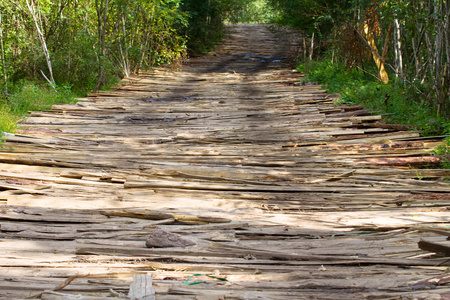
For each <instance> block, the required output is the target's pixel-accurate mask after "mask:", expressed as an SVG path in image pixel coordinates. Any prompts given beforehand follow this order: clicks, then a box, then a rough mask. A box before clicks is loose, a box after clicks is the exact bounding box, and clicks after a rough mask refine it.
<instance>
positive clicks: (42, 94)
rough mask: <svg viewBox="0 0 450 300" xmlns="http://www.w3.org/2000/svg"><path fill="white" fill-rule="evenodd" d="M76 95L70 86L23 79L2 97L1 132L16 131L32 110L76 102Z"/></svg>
mask: <svg viewBox="0 0 450 300" xmlns="http://www.w3.org/2000/svg"><path fill="white" fill-rule="evenodd" d="M74 102H76V100H75V95H74V94H73V93H72V92H71V90H70V88H69V87H64V86H62V87H57V88H56V90H55V89H53V88H51V87H49V86H47V85H38V84H36V83H33V82H28V81H23V82H21V83H20V84H17V85H15V86H14V87H12V88H11V93H10V94H9V95H8V96H6V95H3V97H1V98H0V131H1V132H0V133H2V134H3V133H14V132H15V131H16V130H17V126H18V122H19V121H20V120H22V119H24V118H26V116H27V115H28V113H29V112H30V111H43V110H49V109H51V108H52V105H53V104H62V103H74Z"/></svg>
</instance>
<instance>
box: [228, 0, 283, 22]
mask: <svg viewBox="0 0 450 300" xmlns="http://www.w3.org/2000/svg"><path fill="white" fill-rule="evenodd" d="M275 16H276V12H275V10H274V9H273V8H272V6H271V5H269V0H241V1H240V2H239V3H237V5H236V7H235V8H234V10H233V13H232V14H231V15H230V16H229V17H228V21H229V22H231V23H270V22H271V21H273V20H274V19H275Z"/></svg>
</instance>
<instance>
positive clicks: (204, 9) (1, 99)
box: [0, 0, 261, 135]
mask: <svg viewBox="0 0 450 300" xmlns="http://www.w3.org/2000/svg"><path fill="white" fill-rule="evenodd" d="M258 1H260V0H258ZM258 1H257V2H258ZM252 2H253V1H251V0H208V1H204V0H183V1H181V0H150V1H148V0H130V1H124V0H56V1H44V0H14V1H1V2H0V131H2V132H14V131H15V129H16V127H17V121H18V120H20V119H21V118H23V117H25V116H26V114H27V112H28V111H29V110H45V109H50V108H51V105H52V104H54V103H67V102H73V101H75V100H74V99H75V98H76V97H80V96H85V95H86V94H87V93H89V92H92V91H98V90H104V89H108V88H110V87H112V86H115V85H116V84H117V83H118V82H119V80H120V79H121V78H123V77H126V76H129V75H131V74H137V73H139V71H140V70H147V69H151V68H153V67H154V66H158V65H162V64H172V65H173V66H174V67H175V68H176V67H177V65H179V63H180V62H181V61H182V60H183V59H185V58H186V57H187V54H188V53H189V54H191V55H195V54H199V53H203V52H207V51H210V50H211V49H213V47H214V45H215V44H216V43H217V42H218V41H220V40H221V39H222V38H223V37H224V35H225V26H224V22H225V21H226V20H228V19H230V16H233V15H234V14H233V12H236V11H240V10H243V9H244V7H245V8H248V7H250V6H249V5H250V3H252ZM259 7H260V8H259V9H260V10H261V5H260V6H259ZM252 13H255V12H252ZM249 14H250V12H248V13H247V18H248V15H249ZM0 135H1V134H0Z"/></svg>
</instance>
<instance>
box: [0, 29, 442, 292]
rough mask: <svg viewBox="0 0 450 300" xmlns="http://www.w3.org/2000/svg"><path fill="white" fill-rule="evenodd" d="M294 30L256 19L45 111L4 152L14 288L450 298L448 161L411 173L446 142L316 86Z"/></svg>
mask: <svg viewBox="0 0 450 300" xmlns="http://www.w3.org/2000/svg"><path fill="white" fill-rule="evenodd" d="M277 37H278V38H277ZM289 39H290V37H289V33H284V32H281V31H278V32H277V33H276V34H273V33H271V31H270V30H268V28H267V27H266V26H262V25H241V26H238V27H235V28H234V29H233V30H232V35H231V39H229V40H228V41H227V42H226V43H224V44H223V45H222V46H221V47H220V48H219V49H218V50H217V51H216V52H215V53H210V54H208V55H207V56H205V57H199V58H193V59H191V60H190V61H189V62H188V63H187V64H186V66H184V68H183V71H176V72H173V71H170V70H167V69H158V70H155V71H154V72H151V73H144V74H141V75H140V76H139V77H133V78H130V79H127V80H125V81H124V84H123V86H121V87H120V88H118V89H117V90H115V91H111V92H101V93H97V94H92V95H90V97H89V98H86V99H81V100H80V102H79V103H78V104H76V105H60V106H55V107H54V109H53V110H52V111H49V112H40V113H33V114H32V116H31V117H30V118H29V119H28V120H27V123H25V124H24V127H23V134H22V135H16V136H10V137H8V141H7V142H6V143H4V144H3V146H2V148H1V152H0V169H1V171H0V201H1V202H2V204H3V206H1V207H0V209H1V214H0V249H1V250H0V298H1V299H20V298H26V297H30V296H36V297H38V298H39V297H40V298H42V299H110V298H118V299H120V298H124V297H125V296H126V295H128V291H129V289H130V284H131V282H132V280H133V278H132V275H133V274H136V273H147V272H149V273H150V274H151V276H152V278H153V287H154V288H155V290H156V296H157V298H156V299H362V298H370V299H400V298H401V299H429V297H432V296H434V297H436V298H433V299H444V297H449V293H450V289H449V287H448V283H449V282H450V276H449V275H448V273H447V272H448V266H449V265H450V262H449V259H448V255H449V242H448V241H446V238H447V237H448V236H449V235H450V233H449V230H448V222H449V212H448V207H449V205H450V186H449V184H448V182H446V181H445V180H444V179H445V178H448V176H449V172H448V171H446V170H439V169H421V170H415V169H412V168H410V166H417V165H424V164H434V163H436V158H434V157H430V156H427V155H426V154H427V152H428V151H429V150H430V149H431V148H432V147H434V146H436V145H438V144H439V143H440V142H441V141H440V140H439V139H438V138H437V139H432V138H429V139H423V138H420V137H419V136H418V134H417V133H414V132H406V131H396V130H392V129H388V128H386V126H384V125H383V124H381V123H380V119H381V117H380V116H376V115H372V114H371V113H370V112H368V111H366V110H364V109H363V108H362V107H359V106H347V107H335V106H334V105H333V95H327V94H326V93H325V91H324V90H323V89H321V88H320V87H319V86H317V85H300V84H299V79H300V78H301V77H302V74H300V73H297V72H295V71H293V70H292V69H291V68H290V66H289V59H288V56H289V54H291V53H295V52H296V51H297V50H296V49H297V48H296V47H295V45H289V44H288V43H287V42H286V41H288V40H289ZM420 239H423V240H424V241H425V242H423V241H422V242H421V244H420V246H421V248H423V249H425V250H422V249H420V248H419V245H418V242H419V241H420ZM146 242H147V245H148V246H149V247H146ZM155 246H159V247H155ZM426 250H430V252H429V251H426ZM433 252H439V253H440V254H434V253H433ZM194 274H208V275H210V276H212V277H205V276H203V277H200V276H194V277H190V276H192V275H194ZM217 278H225V279H227V280H228V281H223V280H219V279H217ZM186 280H188V282H186ZM200 280H202V281H205V282H204V283H199V284H195V285H188V284H189V283H194V282H198V281H200ZM135 281H136V279H135ZM52 290H53V291H52ZM77 294H82V295H84V296H85V297H81V296H75V295H77ZM439 295H442V298H438V297H439ZM402 297H404V298H402ZM414 297H415V298H414ZM421 297H422V298H421ZM427 297H428V298H427Z"/></svg>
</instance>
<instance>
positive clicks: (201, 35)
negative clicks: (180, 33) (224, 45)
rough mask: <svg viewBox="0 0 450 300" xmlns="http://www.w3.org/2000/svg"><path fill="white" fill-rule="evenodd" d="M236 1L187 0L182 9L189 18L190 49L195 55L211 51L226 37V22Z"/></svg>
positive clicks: (187, 33)
mask: <svg viewBox="0 0 450 300" xmlns="http://www.w3.org/2000/svg"><path fill="white" fill-rule="evenodd" d="M233 1H234V0H207V1H205V0H185V1H184V2H183V4H182V9H183V11H185V12H186V13H187V14H188V16H189V18H188V20H189V21H188V22H189V25H188V27H187V29H186V32H185V34H186V36H188V43H187V46H188V49H189V51H190V52H191V53H193V54H198V53H205V52H208V51H211V50H212V49H213V48H214V46H215V45H216V43H217V42H219V41H220V40H222V38H223V37H224V35H225V25H224V20H225V19H226V16H227V14H228V13H229V11H230V10H231V7H232V5H233Z"/></svg>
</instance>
